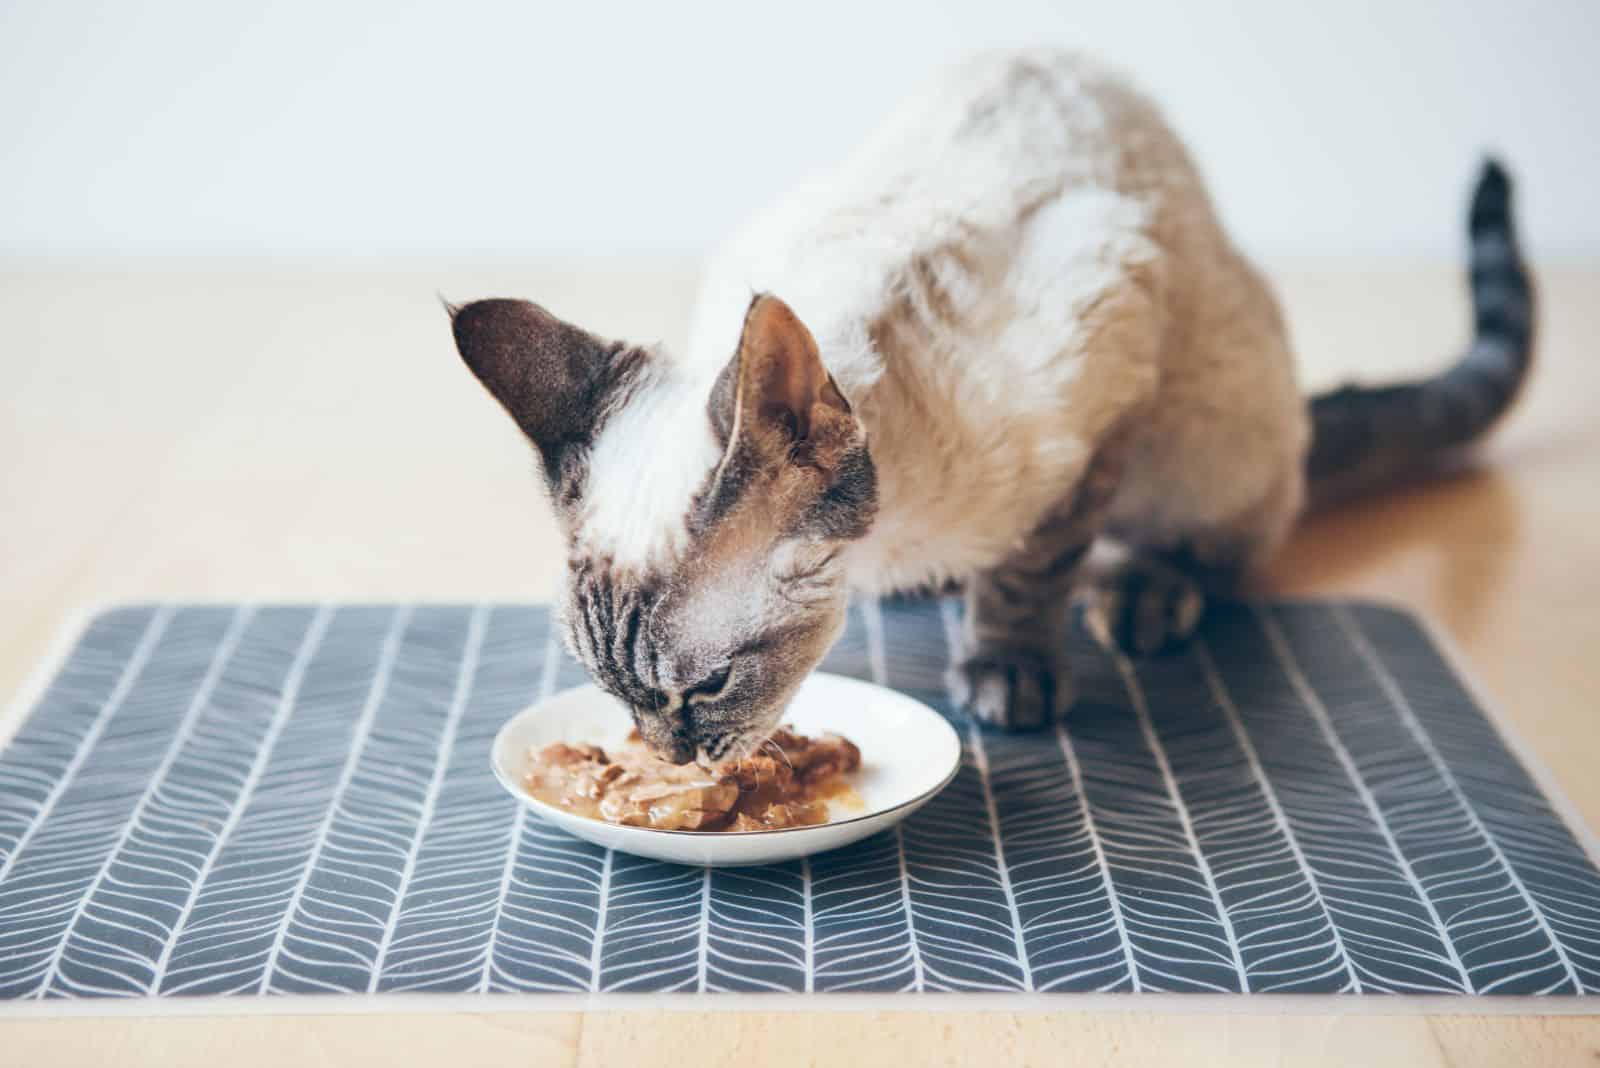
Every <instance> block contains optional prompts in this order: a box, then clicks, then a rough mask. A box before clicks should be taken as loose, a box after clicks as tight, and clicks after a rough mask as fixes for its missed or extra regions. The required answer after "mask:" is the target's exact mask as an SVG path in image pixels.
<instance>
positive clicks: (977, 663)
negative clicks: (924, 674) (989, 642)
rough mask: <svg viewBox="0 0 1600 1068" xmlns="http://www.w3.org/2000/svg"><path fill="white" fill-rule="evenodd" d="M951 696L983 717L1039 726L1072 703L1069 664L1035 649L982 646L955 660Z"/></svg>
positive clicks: (1019, 726) (1011, 726) (1001, 723)
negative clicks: (1056, 661)
mask: <svg viewBox="0 0 1600 1068" xmlns="http://www.w3.org/2000/svg"><path fill="white" fill-rule="evenodd" d="M948 681H949V685H950V696H951V697H952V698H954V699H955V702H956V704H958V705H960V706H961V707H962V708H963V709H965V710H966V711H967V713H968V714H970V715H971V716H973V717H974V718H976V719H978V720H979V721H981V722H983V723H991V724H993V725H995V726H997V727H1004V728H1006V729H1007V730H1034V729H1037V728H1039V727H1044V726H1048V725H1049V724H1051V723H1053V722H1055V720H1056V719H1057V718H1058V717H1060V716H1061V714H1062V713H1064V712H1065V711H1066V709H1067V706H1068V705H1070V704H1072V698H1073V696H1074V695H1073V689H1072V680H1071V678H1070V677H1069V676H1068V674H1067V671H1066V668H1065V666H1063V665H1061V664H1058V663H1055V662H1054V661H1053V660H1052V659H1051V658H1049V657H1045V656H1042V655H1041V654H1039V653H1037V652H1034V651H1033V650H1030V649H1019V648H1010V647H1005V646H993V647H985V648H980V649H978V650H976V651H975V652H973V653H971V654H970V655H968V656H965V657H963V658H962V659H961V660H960V661H958V662H957V663H955V664H952V665H951V667H950V674H949V677H948Z"/></svg>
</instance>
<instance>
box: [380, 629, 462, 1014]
mask: <svg viewBox="0 0 1600 1068" xmlns="http://www.w3.org/2000/svg"><path fill="white" fill-rule="evenodd" d="M488 625H489V608H488V606H487V605H479V606H477V607H476V608H474V609H473V610H472V618H471V620H470V621H469V622H468V624H467V647H466V650H465V651H464V652H463V653H462V655H461V671H460V673H459V674H458V675H457V676H456V689H455V693H454V694H452V695H451V697H450V710H449V712H447V713H446V714H445V725H444V740H443V742H442V744H441V748H440V752H439V756H438V758H437V759H436V760H435V761H434V765H433V775H432V777H431V778H430V779H429V780H428V791H427V793H426V794H425V795H424V796H423V801H422V813H421V815H420V816H419V817H418V819H417V829H416V834H415V835H414V836H413V838H412V841H411V848H410V850H408V851H407V853H406V863H405V867H404V868H402V869H401V872H400V886H399V888H398V889H397V890H396V891H395V895H394V909H393V910H392V911H391V912H390V913H389V922H388V924H387V925H386V926H385V927H384V929H383V937H382V938H380V939H379V941H378V953H377V959H376V961H375V962H374V963H373V966H372V979H371V981H370V983H369V985H368V987H367V993H369V994H370V993H373V992H375V991H376V990H377V989H378V984H379V983H380V982H382V981H383V966H384V962H385V961H387V960H388V957H389V950H390V947H391V946H392V945H393V943H394V933H395V930H396V928H397V927H398V926H399V924H400V917H401V915H402V914H403V913H404V912H405V905H406V892H407V891H408V890H410V888H411V879H412V877H413V876H414V875H415V874H416V870H417V854H418V853H419V852H420V851H421V849H422V840H423V836H424V835H426V834H427V833H428V827H429V825H430V824H432V822H433V813H434V808H435V807H436V806H437V804H438V800H439V790H440V788H441V787H442V786H443V785H444V772H445V768H447V767H449V765H450V754H451V752H452V751H453V750H454V748H455V741H456V728H457V727H459V726H460V725H461V715H462V713H463V712H465V711H466V707H467V698H468V697H469V696H470V695H471V693H472V683H473V680H474V678H475V677H476V676H477V671H478V655H479V653H480V652H481V651H482V649H483V636H484V633H485V631H486V630H487V629H488Z"/></svg>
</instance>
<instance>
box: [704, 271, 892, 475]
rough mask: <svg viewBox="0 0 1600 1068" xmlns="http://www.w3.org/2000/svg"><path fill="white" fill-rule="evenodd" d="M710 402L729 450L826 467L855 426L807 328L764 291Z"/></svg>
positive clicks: (749, 314)
mask: <svg viewBox="0 0 1600 1068" xmlns="http://www.w3.org/2000/svg"><path fill="white" fill-rule="evenodd" d="M709 408H710V414H711V423H712V426H713V427H715V428H716V431H717V436H718V437H719V438H720V439H721V440H722V444H723V447H724V448H725V449H726V450H727V451H728V452H729V453H730V454H731V453H732V452H733V451H734V450H735V449H741V448H743V449H753V450H754V451H755V452H757V453H758V454H761V455H763V456H765V457H766V458H768V459H777V458H780V457H781V458H786V459H790V460H794V461H797V462H800V463H814V464H820V465H826V464H827V463H828V459H829V454H830V453H831V452H834V451H836V447H837V446H842V445H844V444H846V441H845V439H846V438H849V437H853V436H856V434H857V432H858V431H859V428H860V425H859V424H858V423H857V422H856V419H855V416H854V415H852V414H851V412H850V403H849V402H848V401H846V400H845V397H844V394H843V393H841V392H840V391H839V387H838V385H836V384H835V383H834V381H833V376H832V375H830V374H829V373H828V369H827V368H826V367H824V366H823V365H822V355H821V353H819V352H818V351H817V342H816V339H815V338H813V337H812V336H811V331H810V330H807V329H806V325H805V324H804V323H802V322H801V321H800V318H799V316H797V315H795V313H794V311H793V310H792V309H791V308H790V307H789V306H788V305H787V304H785V303H784V302H783V301H781V300H779V299H778V298H777V297H774V296H772V295H770V294H766V293H763V294H759V295H757V296H756V297H755V299H754V300H752V301H751V302H750V308H749V310H748V311H747V312H745V317H744V329H743V331H742V332H741V333H740V336H739V348H738V350H737V351H736V352H735V353H734V355H733V359H731V360H729V361H728V364H727V366H726V367H724V368H723V369H722V373H721V374H720V375H719V376H718V377H717V381H716V385H715V386H714V387H713V388H712V391H711V403H710V405H709Z"/></svg>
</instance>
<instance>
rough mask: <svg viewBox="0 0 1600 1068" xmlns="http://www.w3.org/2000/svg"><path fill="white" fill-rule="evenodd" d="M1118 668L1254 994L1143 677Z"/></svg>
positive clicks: (1122, 662) (1119, 660) (1238, 967)
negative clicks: (1152, 712) (1153, 719)
mask: <svg viewBox="0 0 1600 1068" xmlns="http://www.w3.org/2000/svg"><path fill="white" fill-rule="evenodd" d="M1113 659H1114V660H1115V661H1116V665H1117V673H1118V674H1119V675H1121V676H1122V682H1123V685H1124V686H1125V687H1127V691H1128V697H1129V698H1130V699H1131V700H1132V701H1133V711H1134V715H1135V716H1137V717H1138V720H1139V730H1140V731H1141V732H1142V733H1143V735H1144V741H1145V745H1147V746H1149V747H1150V752H1151V754H1152V755H1153V756H1154V757H1155V759H1156V765H1157V767H1159V768H1160V769H1161V778H1162V781H1163V782H1164V783H1165V784H1166V787H1167V795H1168V796H1169V797H1170V798H1171V799H1172V808H1173V811H1174V812H1175V813H1176V814H1177V817H1178V822H1179V823H1180V824H1181V825H1182V827H1183V833H1184V837H1185V838H1186V839H1187V840H1188V843H1189V851H1190V853H1192V854H1193V855H1194V861H1195V865H1196V866H1197V867H1198V868H1199V869H1200V876H1201V878H1203V879H1204V880H1205V884H1206V890H1207V891H1208V892H1209V893H1210V895H1211V900H1212V903H1213V904H1214V905H1215V906H1216V909H1217V918H1218V920H1219V921H1220V922H1221V924H1222V929H1223V931H1224V932H1226V934H1227V938H1228V949H1229V952H1230V953H1231V955H1232V959H1233V967H1234V971H1235V972H1237V973H1238V976H1239V989H1240V990H1241V991H1243V992H1244V993H1249V992H1250V976H1249V974H1248V973H1247V972H1246V971H1245V967H1244V959H1243V958H1242V957H1241V956H1240V955H1239V936H1238V935H1237V934H1236V933H1235V931H1234V929H1233V919H1232V917H1230V916H1229V915H1228V906H1227V904H1226V903H1224V902H1223V900H1222V893H1221V891H1220V890H1218V889H1217V878H1216V876H1215V875H1213V874H1212V872H1211V865H1210V863H1208V862H1207V861H1206V854H1205V850H1203V849H1202V848H1200V841H1199V839H1197V838H1196V837H1195V833H1194V821H1193V820H1192V819H1191V818H1190V816H1189V806H1188V805H1186V804H1184V802H1183V795H1182V794H1181V793H1180V792H1179V790H1178V781H1177V779H1176V778H1175V777H1174V776H1173V774H1172V765H1171V764H1170V763H1169V762H1168V760H1167V752H1166V750H1165V749H1163V748H1162V746H1161V740H1160V739H1159V738H1157V737H1156V730H1155V727H1154V726H1153V725H1152V724H1151V722H1150V709H1149V707H1148V706H1147V705H1146V703H1145V696H1144V689H1143V688H1142V687H1141V686H1140V685H1139V678H1138V676H1137V675H1136V674H1135V673H1134V670H1133V668H1132V666H1131V665H1130V664H1129V663H1128V661H1127V658H1126V657H1123V656H1121V655H1116V656H1114V657H1113Z"/></svg>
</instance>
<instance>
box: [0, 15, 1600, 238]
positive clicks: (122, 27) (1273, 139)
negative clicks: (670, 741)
mask: <svg viewBox="0 0 1600 1068" xmlns="http://www.w3.org/2000/svg"><path fill="white" fill-rule="evenodd" d="M1046 42H1047V43H1057V44H1066V45H1073V46H1077V47H1082V48H1087V49H1092V50H1094V51H1096V52H1099V53H1102V54H1104V55H1106V56H1108V57H1110V58H1111V59H1113V60H1115V61H1116V62H1118V63H1120V64H1122V65H1123V66H1125V67H1126V68H1127V69H1128V70H1130V71H1131V72H1132V73H1134V74H1135V76H1136V77H1137V78H1138V79H1139V80H1140V81H1141V82H1142V83H1143V84H1144V85H1145V86H1147V87H1148V88H1149V89H1150V91H1151V92H1152V93H1154V94H1155V95H1156V97H1157V98H1158V99H1159V100H1160V101H1161V102H1162V104H1163V105H1164V106H1165V107H1166V108H1167V110H1168V111H1169V113H1170V115H1171V117H1172V118H1173V120H1174V121H1175V123H1176V125H1177V127H1178V129H1179V130H1180V131H1181V132H1182V133H1183V134H1185V135H1186V136H1187V138H1188V140H1189V142H1190V144H1191V145H1192V146H1193V148H1194V151H1195V153H1196V154H1197V155H1198V157H1199V158H1200V160H1201V162H1202V164H1203V168H1204V170H1205V172H1206V174H1207V175H1208V176H1209V178H1210V179H1211V181H1212V183H1213V187H1214V190H1215V193H1216V196H1217V199H1218V201H1219V202H1220V204H1221V206H1222V209H1223V213H1224V216H1225V217H1226V219H1227V220H1228V222H1229V223H1230V225H1231V226H1232V227H1233V228H1234V230H1235V231H1236V233H1237V234H1238V236H1239V238H1240V240H1241V241H1242V242H1243V243H1244V245H1245V246H1246V247H1247V248H1248V249H1250V250H1251V251H1253V252H1255V253H1257V254H1261V255H1267V256H1300V255H1307V256H1324V255H1330V254H1360V255H1380V256H1392V255H1433V256H1449V255H1453V254H1454V253H1455V252H1456V250H1457V248H1458V245H1459V235H1458V228H1457V225H1456V224H1457V221H1458V216H1459V208H1460V200H1461V196H1462V193H1463V190H1464V188H1465V187H1466V183H1467V182H1468V180H1469V177H1470V171H1471V168H1472V165H1473V162H1474V160H1475V158H1476V157H1477V156H1478V155H1479V154H1480V153H1481V152H1483V151H1484V150H1485V149H1491V148H1492V149H1494V150H1496V151H1498V152H1501V153H1503V154H1504V155H1505V156H1506V157H1507V158H1508V159H1509V160H1511V161H1512V162H1513V163H1514V165H1515V168H1516V170H1517V172H1518V174H1519V176H1520V177H1521V178H1522V180H1523V185H1524V188H1525V191H1526V197H1525V204H1524V218H1525V220H1526V229H1527V232H1528V235H1529V242H1530V245H1531V246H1532V247H1533V248H1534V249H1535V250H1537V252H1538V253H1539V254H1540V255H1550V256H1571V255H1591V254H1596V253H1600V212H1597V211H1595V210H1593V206H1592V200H1593V197H1594V195H1595V191H1596V190H1597V189H1600V137H1595V136H1592V132H1591V131H1590V130H1589V129H1588V126H1589V124H1590V121H1591V113H1592V112H1593V110H1594V109H1595V108H1596V106H1597V105H1600V63H1597V62H1596V61H1595V57H1596V50H1597V48H1600V4H1596V3H1595V2H1594V0H1542V2H1536V3H1529V4H1508V3H1505V2H1503V0H1454V2H1451V0H1389V2H1366V0H1346V2H1341V3H1321V4H1304V3H1281V2H1278V0H1235V2H1232V3H1186V2H1182V0H1166V2H1160V0H1118V2H1115V3H1104V2H1102V3H1088V2H1071V0H1066V2H1063V0H984V2H968V3H941V2H938V0H890V2H875V3H862V2H860V0H810V2H807V3H805V4H785V5H776V4H774V5H761V4H750V3H739V2H734V0H720V2H696V0H679V2H674V3H634V4H618V3H613V2H604V0H602V2H582V3H575V2H568V3H559V4H556V3H543V2H528V3H511V2H504V0H499V2H497V0H489V2H484V0H465V2H458V3H450V4H441V3H433V4H418V3H408V2H405V0H384V2H349V0H344V2H330V0H280V2H275V3H270V4H265V3H251V4H244V3H237V2H214V0H150V2H141V3H137V4H130V3H122V2H116V0H105V2H98V3H96V2H88V0H66V2H62V0H53V2H52V0H3V3H0V136H3V140H4V145H5V166H4V167H0V252H5V253H11V254H23V255H36V254H47V255H82V254H90V255H96V256H99V255H114V256H148V255H171V254H184V255H193V254H206V255H213V254H220V255H225V256H235V255H254V254H270V255H273V256H296V257H298V256H339V257H373V256H393V255H428V256H438V255H460V256H482V255H495V256H511V257H522V256H527V255H530V254H559V255H580V256H589V257H593V256H618V255H632V254H641V253H645V254H667V255H686V256H692V255H696V254H699V253H702V252H704V251H705V250H706V249H707V248H708V247H709V245H710V244H711V243H712V242H713V241H714V240H715V239H716V238H717V237H718V236H719V235H721V234H722V233H724V232H725V231H727V230H728V229H729V227H731V226H732V225H733V224H734V223H735V222H736V221H737V220H738V219H739V218H740V217H741V216H743V215H745V214H746V213H747V212H749V211H751V210H753V209H754V208H756V207H757V206H759V205H760V204H762V203H763V202H764V201H766V200H767V199H769V198H771V197H772V196H774V195H776V194H777V193H778V192H779V191H780V190H782V189H783V188H784V187H785V186H787V185H788V184H789V183H790V182H792V181H793V180H794V178H795V177H796V176H797V175H798V174H800V173H802V172H803V171H805V170H807V169H809V168H812V167H815V166H817V165H819V164H821V163H824V162H826V161H829V160H831V159H834V158H836V157H838V156H839V155H841V154H842V153H843V152H845V151H847V150H848V149H849V147H850V146H851V145H853V144H854V143H855V142H856V141H857V140H858V139H859V138H860V137H861V136H862V134H863V133H864V132H865V131H866V130H867V129H868V127H869V126H870V125H871V124H873V123H874V122H876V121H877V120H878V119H879V118H880V117H881V116H882V114H883V113H884V112H885V111H886V110H887V109H888V108H889V107H890V106H892V105H893V103H894V102H895V101H896V100H897V99H898V98H899V97H900V96H902V95H903V94H905V93H907V92H908V91H911V90H912V89H913V88H914V87H915V86H916V84H917V82H918V81H919V80H921V79H924V78H926V77H927V75H928V73H929V71H930V70H931V69H932V68H934V67H936V66H937V65H938V64H940V63H944V62H947V61H948V60H950V59H951V58H952V57H955V56H958V55H960V54H961V53H963V52H965V51H967V50H969V49H972V48H977V47H984V46H991V45H1016V44H1032V43H1046Z"/></svg>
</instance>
